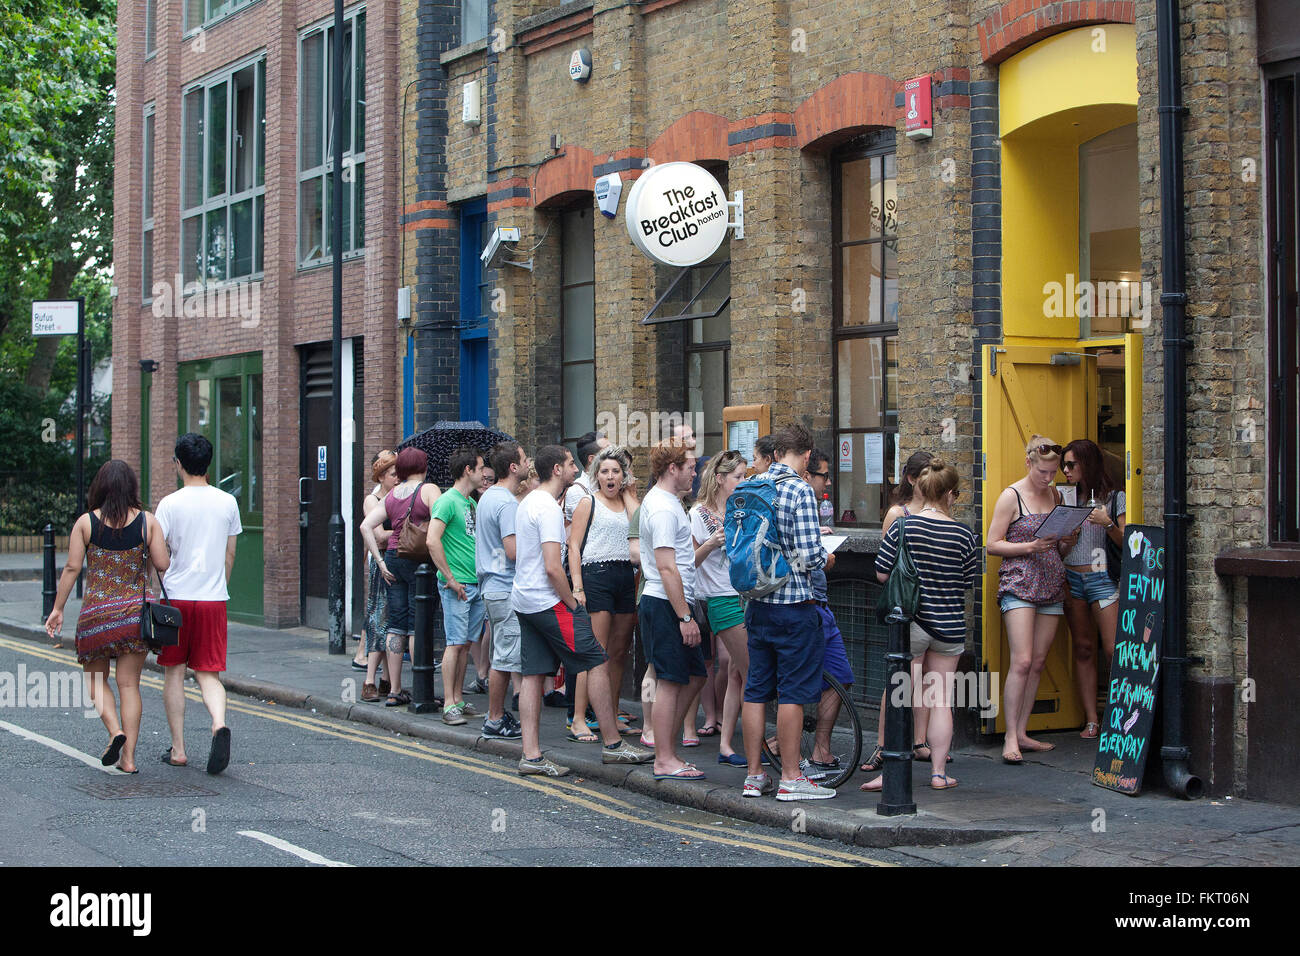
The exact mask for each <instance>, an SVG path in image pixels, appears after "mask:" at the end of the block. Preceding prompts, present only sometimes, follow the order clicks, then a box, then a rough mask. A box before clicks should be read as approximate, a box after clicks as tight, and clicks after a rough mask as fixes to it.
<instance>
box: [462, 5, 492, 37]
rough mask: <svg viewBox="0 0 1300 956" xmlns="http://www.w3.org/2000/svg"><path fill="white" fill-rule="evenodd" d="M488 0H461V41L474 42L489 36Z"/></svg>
mask: <svg viewBox="0 0 1300 956" xmlns="http://www.w3.org/2000/svg"><path fill="white" fill-rule="evenodd" d="M487 24H488V0H461V2H460V42H461V43H473V42H474V41H475V40H481V39H483V37H485V36H487Z"/></svg>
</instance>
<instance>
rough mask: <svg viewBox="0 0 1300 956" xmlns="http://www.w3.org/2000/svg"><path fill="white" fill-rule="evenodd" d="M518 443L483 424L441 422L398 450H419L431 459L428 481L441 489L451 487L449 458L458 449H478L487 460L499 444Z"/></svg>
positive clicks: (405, 442)
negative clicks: (505, 442) (494, 447)
mask: <svg viewBox="0 0 1300 956" xmlns="http://www.w3.org/2000/svg"><path fill="white" fill-rule="evenodd" d="M503 441H514V439H513V438H511V437H510V436H509V435H507V434H506V433H505V432H499V431H494V430H493V429H491V428H488V427H487V426H486V425H484V424H483V423H482V422H438V424H436V425H434V426H433V427H432V428H426V429H425V430H424V431H422V432H417V433H416V434H414V435H412V436H411V437H410V438H407V439H404V440H403V441H402V443H401V444H400V445H398V446H397V450H398V451H399V452H400V451H401V450H402V449H403V448H418V449H420V451H422V452H424V453H425V454H426V455H428V456H429V472H428V476H427V478H428V480H429V481H432V482H433V483H434V484H435V485H437V486H438V487H439V488H443V489H445V488H446V487H447V486H448V485H450V484H451V473H450V472H449V471H448V470H447V459H449V458H450V457H451V456H452V453H453V452H455V451H456V449H458V448H475V449H477V450H478V451H480V452H482V453H483V455H484V457H486V456H487V454H488V452H490V451H491V450H492V447H493V446H494V445H496V444H497V443H498V442H503Z"/></svg>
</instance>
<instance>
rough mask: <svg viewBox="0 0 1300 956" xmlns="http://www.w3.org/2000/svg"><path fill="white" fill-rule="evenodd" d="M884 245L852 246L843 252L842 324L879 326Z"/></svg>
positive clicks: (841, 255)
mask: <svg viewBox="0 0 1300 956" xmlns="http://www.w3.org/2000/svg"><path fill="white" fill-rule="evenodd" d="M882 250H883V246H882V244H881V243H878V242H872V243H868V244H866V245H861V246H849V247H847V248H845V249H842V250H841V251H840V268H841V270H842V271H841V273H840V308H841V313H840V325H841V326H846V327H847V326H854V325H879V324H880V306H881V295H882V292H883V290H882V288H881V271H882V269H883V268H884V267H883V265H882V264H881V261H880V260H881V257H882V255H883V254H884V253H883V251H882Z"/></svg>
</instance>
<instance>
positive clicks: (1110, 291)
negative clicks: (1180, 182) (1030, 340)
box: [1079, 123, 1142, 338]
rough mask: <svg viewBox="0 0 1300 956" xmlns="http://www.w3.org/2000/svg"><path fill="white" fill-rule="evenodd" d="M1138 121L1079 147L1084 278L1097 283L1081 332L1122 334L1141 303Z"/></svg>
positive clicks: (1083, 334) (1084, 335)
mask: <svg viewBox="0 0 1300 956" xmlns="http://www.w3.org/2000/svg"><path fill="white" fill-rule="evenodd" d="M1139 207H1140V203H1139V201H1138V141H1137V123H1129V124H1128V125H1127V126H1121V127H1119V128H1118V129H1113V130H1111V131H1110V132H1107V133H1102V134H1101V135H1100V136H1097V137H1095V138H1094V139H1090V140H1088V141H1087V142H1086V143H1084V144H1082V145H1081V146H1080V147H1079V278H1080V279H1081V280H1082V279H1087V280H1089V281H1091V282H1092V283H1093V284H1092V286H1091V289H1092V294H1091V296H1090V297H1089V299H1088V302H1087V315H1081V316H1079V336H1080V338H1089V337H1093V336H1106V335H1117V334H1122V333H1124V332H1129V331H1132V329H1131V327H1130V323H1131V321H1132V319H1133V318H1135V317H1136V316H1137V315H1138V312H1137V311H1136V307H1138V306H1139V305H1140V303H1141V298H1140V296H1141V279H1142V250H1141V248H1139V245H1138V209H1139Z"/></svg>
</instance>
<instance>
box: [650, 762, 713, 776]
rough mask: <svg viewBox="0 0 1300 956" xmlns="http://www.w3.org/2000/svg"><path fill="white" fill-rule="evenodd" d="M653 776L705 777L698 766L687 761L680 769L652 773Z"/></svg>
mask: <svg viewBox="0 0 1300 956" xmlns="http://www.w3.org/2000/svg"><path fill="white" fill-rule="evenodd" d="M654 777H655V779H656V780H704V779H706V778H705V776H704V774H703V773H702V772H701V771H700V768H699V767H696V766H694V765H693V764H689V763H688V764H686V765H685V766H684V767H682V768H681V769H680V770H675V771H673V772H672V773H657V774H655V775H654Z"/></svg>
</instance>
